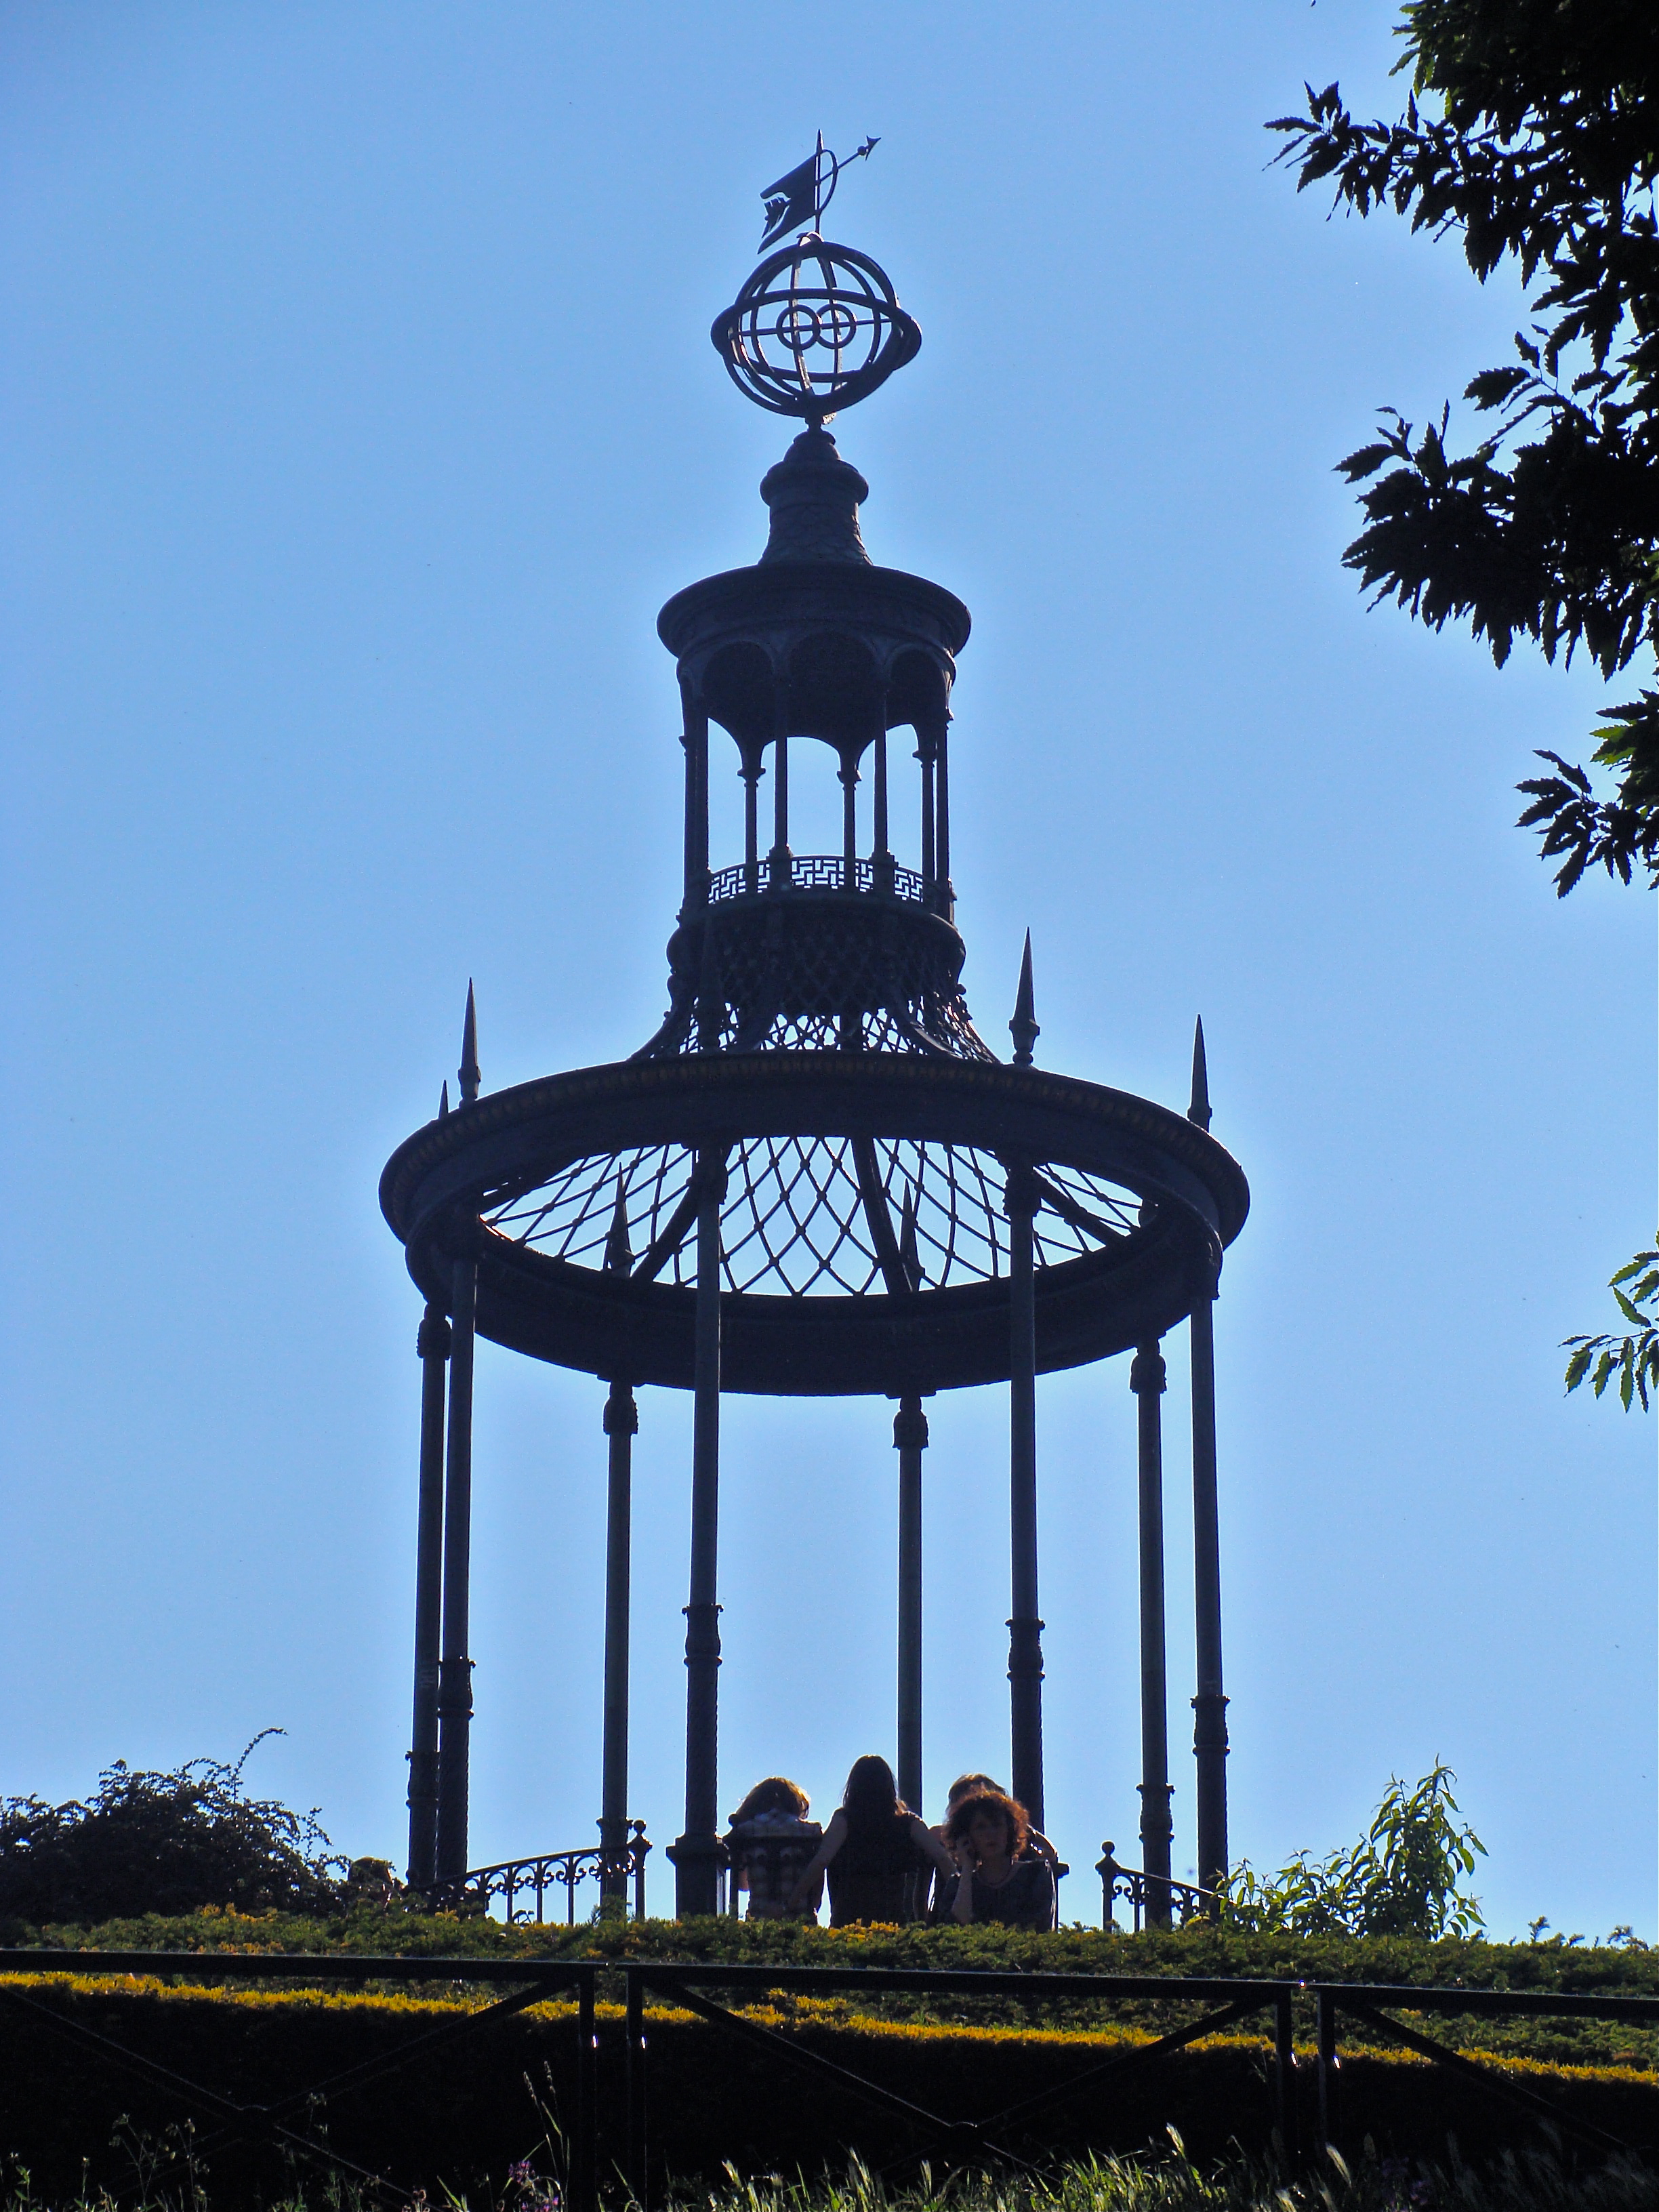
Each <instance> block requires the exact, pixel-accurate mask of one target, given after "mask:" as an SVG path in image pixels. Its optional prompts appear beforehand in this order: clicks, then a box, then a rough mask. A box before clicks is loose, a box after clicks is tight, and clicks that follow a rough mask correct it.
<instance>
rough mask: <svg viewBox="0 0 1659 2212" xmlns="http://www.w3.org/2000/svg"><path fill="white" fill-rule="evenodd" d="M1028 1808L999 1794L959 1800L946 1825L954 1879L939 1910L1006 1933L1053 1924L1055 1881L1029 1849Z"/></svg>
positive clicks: (964, 1923)
mask: <svg viewBox="0 0 1659 2212" xmlns="http://www.w3.org/2000/svg"><path fill="white" fill-rule="evenodd" d="M1030 1836H1031V1824H1030V1820H1029V1819H1028V1818H1027V1817H1026V1812H1025V1808H1024V1806H1023V1805H1021V1804H1018V1803H1017V1802H1015V1800H1014V1799H1013V1798H1012V1797H1008V1796H1004V1795H1003V1793H1002V1792H1001V1791H1000V1790H970V1791H969V1793H968V1795H967V1796H964V1797H962V1798H960V1799H958V1801H957V1806H956V1809H955V1811H954V1812H953V1813H952V1814H951V1817H950V1819H949V1820H947V1821H946V1823H945V1843H946V1844H947V1846H948V1848H949V1850H950V1851H951V1857H952V1858H953V1859H954V1860H955V1862H956V1869H957V1870H956V1876H955V1880H954V1881H952V1882H951V1884H950V1885H948V1886H947V1887H946V1888H945V1891H944V1893H943V1894H942V1895H941V1897H940V1899H939V1903H938V1905H936V1906H935V1908H934V1910H935V1913H936V1915H937V1916H938V1917H939V1918H941V1919H943V1918H945V1917H949V1918H951V1920H954V1921H955V1922H956V1923H957V1924H958V1925H959V1926H969V1925H971V1924H972V1923H975V1921H984V1920H994V1921H997V1922H999V1923H1000V1924H1001V1925H1002V1926H1003V1927H1005V1928H1034V1929H1050V1928H1052V1927H1053V1926H1054V1875H1052V1874H1051V1873H1050V1872H1049V1870H1048V1866H1047V1864H1046V1863H1045V1862H1044V1861H1043V1860H1042V1858H1041V1857H1039V1855H1038V1854H1037V1852H1036V1851H1035V1850H1032V1849H1031V1848H1030Z"/></svg>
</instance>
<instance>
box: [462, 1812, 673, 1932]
mask: <svg viewBox="0 0 1659 2212" xmlns="http://www.w3.org/2000/svg"><path fill="white" fill-rule="evenodd" d="M629 1830H630V1834H629V1840H628V1844H627V1846H626V1848H625V1849H624V1850H623V1851H622V1852H621V1853H620V1854H618V1855H616V1857H614V1859H613V1856H612V1855H611V1853H609V1852H607V1851H606V1850H605V1849H604V1848H603V1846H602V1845H600V1844H590V1845H588V1846H587V1847H586V1849H585V1850H576V1851H542V1852H539V1853H538V1854H537V1856H536V1857H533V1858H526V1859H503V1860H502V1861H501V1864H500V1865H499V1866H488V1867H474V1868H473V1869H471V1872H470V1873H468V1874H465V1875H462V1877H461V1879H460V1881H457V1882H438V1883H435V1884H434V1885H433V1886H432V1887H431V1888H429V1889H427V1890H424V1891H422V1895H423V1896H424V1897H426V1898H428V1899H429V1900H430V1901H431V1903H432V1904H433V1905H435V1906H436V1907H437V1908H438V1910H439V1911H447V1912H461V1911H471V1912H477V1913H486V1914H487V1913H488V1912H489V1908H490V1906H491V1905H492V1904H494V1903H495V1900H496V1899H498V1898H499V1899H501V1905H502V1906H503V1908H504V1916H505V1918H506V1921H507V1926H508V1927H509V1928H511V1927H526V1928H530V1927H533V1928H540V1927H541V1926H543V1925H544V1923H546V1922H547V1921H549V1920H550V1919H558V1918H562V1919H563V1921H564V1923H565V1925H566V1926H567V1927H568V1928H573V1927H574V1925H575V1923H576V1892H577V1890H578V1889H579V1888H580V1886H581V1885H582V1883H584V1882H586V1881H592V1882H593V1883H595V1884H596V1885H599V1887H600V1888H601V1890H602V1889H603V1887H604V1884H605V1878H606V1877H607V1875H610V1874H611V1873H612V1872H613V1871H614V1872H616V1873H617V1874H618V1875H621V1876H622V1878H623V1881H629V1882H631V1883H632V1884H633V1889H634V1917H635V1920H643V1919H644V1917H645V1858H646V1853H647V1851H648V1850H650V1849H651V1846H650V1844H648V1843H647V1841H646V1836H645V1823H644V1821H643V1820H630V1821H629ZM560 1890H562V1891H563V1892H564V1911H563V1913H562V1914H560V1913H559V1912H558V1911H556V1910H555V1911H552V1912H550V1911H548V1906H549V1905H550V1904H551V1905H555V1906H556V1903H557V1893H558V1892H559V1891H560Z"/></svg>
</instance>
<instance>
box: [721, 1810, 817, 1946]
mask: <svg viewBox="0 0 1659 2212" xmlns="http://www.w3.org/2000/svg"><path fill="white" fill-rule="evenodd" d="M811 1802H812V1801H811V1798H810V1797H808V1796H807V1794H806V1792H805V1790H803V1789H802V1788H801V1786H800V1784H799V1782H791V1781H790V1780H789V1778H788V1777H787V1775H783V1774H769V1775H768V1776H767V1778H766V1779H765V1781H764V1782H757V1784H755V1786H754V1788H753V1789H752V1790H750V1793H749V1795H748V1796H746V1797H745V1798H744V1801H743V1802H742V1804H741V1805H739V1806H738V1809H737V1811H736V1812H735V1813H734V1814H732V1822H731V1826H730V1827H729V1828H728V1830H727V1832H726V1851H727V1853H728V1855H729V1863H730V1866H731V1869H732V1882H733V1883H734V1884H735V1886H736V1888H737V1889H738V1890H745V1889H746V1890H747V1891H748V1893H749V1911H748V1916H747V1917H749V1918H750V1920H787V1919H788V1918H789V1917H791V1915H792V1914H793V1912H795V1911H797V1910H799V1909H802V1908H798V1907H796V1906H795V1905H794V1904H793V1893H794V1890H795V1887H796V1885H797V1884H798V1883H802V1876H803V1872H804V1869H805V1866H806V1863H807V1862H808V1860H809V1859H810V1858H811V1856H812V1854H813V1852H814V1850H816V1849H817V1846H818V1844H820V1843H822V1842H823V1829H822V1828H821V1827H820V1826H818V1824H817V1821H816V1820H808V1819H807V1817H806V1815H807V1814H808V1813H809V1812H810V1811H811ZM802 1887H803V1888H804V1890H805V1898H804V1900H803V1904H804V1909H805V1910H806V1911H811V1912H813V1913H816V1912H817V1909H818V1899H820V1898H821V1897H822V1896H823V1875H819V1876H818V1877H817V1882H816V1883H815V1884H810V1885H809V1884H805V1883H802ZM735 1909H736V1904H735V1899H734V1900H733V1910H734V1911H735Z"/></svg>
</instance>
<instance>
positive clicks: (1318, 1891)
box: [1223, 1763, 1486, 1942]
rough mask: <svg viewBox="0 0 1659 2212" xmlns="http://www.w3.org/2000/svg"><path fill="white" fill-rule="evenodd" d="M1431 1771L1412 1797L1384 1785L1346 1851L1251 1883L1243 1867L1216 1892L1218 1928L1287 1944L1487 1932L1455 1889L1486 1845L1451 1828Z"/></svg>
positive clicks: (1442, 1775)
mask: <svg viewBox="0 0 1659 2212" xmlns="http://www.w3.org/2000/svg"><path fill="white" fill-rule="evenodd" d="M1456 1779H1457V1777H1456V1776H1455V1774H1454V1773H1453V1772H1452V1771H1451V1769H1450V1767H1449V1766H1444V1765H1440V1764H1438V1763H1437V1764H1436V1765H1435V1767H1434V1769H1433V1771H1431V1772H1430V1773H1428V1774H1425V1776H1424V1777H1423V1779H1422V1780H1421V1781H1420V1782H1419V1784H1417V1786H1416V1787H1415V1789H1413V1790H1407V1787H1406V1784H1404V1783H1403V1782H1401V1781H1400V1780H1399V1779H1398V1778H1397V1777H1391V1778H1390V1779H1389V1787H1388V1790H1387V1792H1386V1794H1385V1795H1384V1796H1383V1802H1382V1803H1381V1804H1380V1805H1379V1806H1378V1807H1377V1808H1376V1815H1375V1817H1374V1818H1373V1820H1372V1821H1371V1825H1370V1827H1369V1828H1368V1829H1367V1830H1366V1832H1365V1833H1364V1835H1363V1836H1362V1837H1361V1838H1360V1839H1359V1841H1358V1843H1357V1844H1354V1845H1353V1847H1352V1850H1346V1851H1333V1852H1332V1854H1331V1856H1330V1857H1329V1858H1328V1859H1321V1860H1318V1861H1315V1862H1310V1859H1309V1857H1308V1854H1307V1853H1306V1851H1298V1852H1297V1855H1296V1857H1294V1858H1293V1859H1290V1860H1288V1861H1287V1862H1286V1863H1285V1865H1284V1866H1282V1867H1281V1868H1280V1869H1279V1872H1278V1873H1277V1875H1258V1874H1257V1873H1256V1872H1255V1869H1253V1868H1252V1867H1251V1865H1250V1863H1249V1860H1248V1859H1246V1860H1244V1861H1243V1862H1242V1863H1240V1864H1239V1865H1238V1866H1237V1867H1235V1868H1234V1869H1233V1870H1232V1872H1231V1874H1230V1875H1228V1877H1227V1879H1226V1881H1225V1884H1224V1885H1223V1894H1224V1897H1225V1907H1224V1911H1225V1917H1226V1919H1227V1920H1228V1921H1229V1922H1230V1923H1231V1924H1232V1925H1233V1926H1234V1927H1236V1928H1245V1929H1255V1930H1263V1929H1285V1930H1286V1931H1287V1932H1288V1933H1289V1934H1291V1935H1293V1936H1339V1935H1340V1936H1426V1937H1428V1938H1429V1940H1430V1941H1431V1942H1434V1941H1437V1940H1438V1939H1439V1938H1440V1937H1441V1936H1473V1935H1475V1934H1477V1933H1478V1932H1479V1931H1480V1929H1482V1928H1484V1927H1485V1926H1486V1922H1485V1920H1484V1919H1483V1917H1482V1916H1481V1911H1480V1899H1478V1898H1474V1897H1469V1896H1467V1895H1465V1894H1464V1893H1462V1891H1460V1890H1459V1888H1458V1887H1457V1883H1458V1881H1459V1879H1460V1877H1462V1875H1471V1874H1473V1873H1474V1861H1475V1855H1476V1853H1477V1852H1479V1853H1480V1855H1481V1856H1482V1857H1484V1856H1485V1854H1486V1845H1485V1844H1483V1843H1482V1842H1481V1840H1480V1837H1479V1836H1477V1835H1476V1834H1475V1832H1474V1829H1473V1828H1471V1827H1467V1826H1465V1827H1461V1828H1460V1827H1458V1826H1455V1823H1454V1822H1453V1820H1452V1818H1451V1815H1452V1814H1454V1813H1455V1812H1456V1811H1457V1810H1458V1804H1457V1800H1456V1799H1455V1797H1454V1796H1452V1794H1451V1785H1452V1784H1453V1783H1454V1782H1455V1781H1456Z"/></svg>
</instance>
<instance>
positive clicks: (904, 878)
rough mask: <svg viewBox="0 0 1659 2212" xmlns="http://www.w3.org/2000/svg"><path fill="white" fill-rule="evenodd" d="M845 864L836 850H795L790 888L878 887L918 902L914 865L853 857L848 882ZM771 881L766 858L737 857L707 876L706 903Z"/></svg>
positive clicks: (737, 895) (913, 903)
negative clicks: (734, 863) (733, 863)
mask: <svg viewBox="0 0 1659 2212" xmlns="http://www.w3.org/2000/svg"><path fill="white" fill-rule="evenodd" d="M851 866H852V881H851V882H850V883H849V882H848V862H847V861H846V860H843V859H842V855H841V854H839V853H797V854H793V857H792V858H791V860H790V863H789V878H788V881H789V888H790V889H791V890H798V891H844V890H853V891H863V892H866V893H868V892H870V891H873V890H882V891H884V892H885V893H886V894H887V896H889V897H890V898H896V899H902V900H903V902H905V904H906V905H907V906H920V905H921V902H922V881H921V877H920V876H919V875H918V874H917V873H916V872H915V869H914V868H901V867H900V866H898V865H897V863H896V862H893V863H891V864H887V863H884V864H883V865H882V866H879V867H878V866H877V864H876V862H875V861H873V860H854V861H853V862H852V864H851ZM772 881H773V877H772V863H771V861H770V860H757V861H756V862H755V864H754V866H752V867H750V866H749V865H748V864H747V863H746V862H744V861H741V860H740V861H738V864H737V866H735V867H731V868H719V869H716V871H715V872H714V874H713V875H712V876H711V877H710V878H708V902H709V904H710V905H711V906H714V905H716V904H723V903H724V902H725V901H726V900H727V899H734V898H744V897H746V896H752V895H753V894H755V893H756V892H758V891H765V890H770V889H771V886H772Z"/></svg>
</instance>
